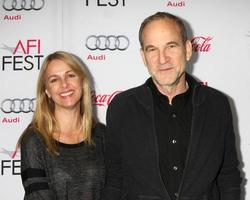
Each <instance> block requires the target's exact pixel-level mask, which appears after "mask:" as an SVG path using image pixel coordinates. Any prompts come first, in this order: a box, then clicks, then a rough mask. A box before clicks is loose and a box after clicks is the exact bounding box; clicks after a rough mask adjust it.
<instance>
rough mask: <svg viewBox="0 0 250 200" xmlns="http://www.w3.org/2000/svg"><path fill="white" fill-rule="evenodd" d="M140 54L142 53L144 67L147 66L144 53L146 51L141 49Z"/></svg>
mask: <svg viewBox="0 0 250 200" xmlns="http://www.w3.org/2000/svg"><path fill="white" fill-rule="evenodd" d="M140 53H141V58H142V60H143V63H144V65H145V66H147V65H146V58H145V53H144V51H143V49H142V48H141V49H140Z"/></svg>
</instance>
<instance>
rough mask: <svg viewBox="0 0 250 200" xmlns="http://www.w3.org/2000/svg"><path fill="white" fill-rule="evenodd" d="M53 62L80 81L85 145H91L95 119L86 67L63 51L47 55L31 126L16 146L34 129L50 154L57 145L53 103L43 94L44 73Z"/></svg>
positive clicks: (40, 77)
mask: <svg viewBox="0 0 250 200" xmlns="http://www.w3.org/2000/svg"><path fill="white" fill-rule="evenodd" d="M53 60H61V61H63V62H64V63H66V64H67V65H68V66H69V67H70V68H71V69H72V70H73V71H74V72H75V73H76V74H77V75H78V76H79V77H80V79H81V80H82V98H81V100H80V114H81V120H82V121H81V123H82V125H81V127H82V131H83V133H82V134H84V138H86V140H85V142H86V143H87V144H93V141H92V138H91V130H92V127H94V125H95V119H94V117H93V112H92V101H91V89H90V82H89V77H88V73H87V70H86V66H85V65H84V64H83V63H82V62H81V61H80V60H79V59H78V58H77V57H76V56H74V55H73V54H70V53H68V52H65V51H56V52H54V53H52V54H50V55H48V56H47V57H46V58H45V60H44V62H43V64H42V67H41V70H40V73H39V77H38V82H37V94H36V96H37V98H36V109H35V112H34V115H33V118H32V121H31V124H30V125H29V126H28V127H27V129H26V130H25V131H24V133H23V134H22V136H21V137H20V139H19V142H18V144H20V142H21V140H22V139H23V137H24V136H25V135H26V133H28V132H30V131H29V130H30V129H35V130H36V131H37V132H38V133H39V134H40V135H41V137H42V139H43V141H44V143H45V146H46V148H47V150H48V151H49V152H51V153H57V145H56V141H55V139H54V137H53V133H54V132H55V131H56V130H57V122H56V119H55V116H54V103H53V101H52V100H51V99H50V98H49V97H48V96H47V95H46V93H45V90H46V83H45V72H46V69H47V67H48V65H49V64H50V62H51V61H53Z"/></svg>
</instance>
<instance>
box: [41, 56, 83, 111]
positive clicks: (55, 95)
mask: <svg viewBox="0 0 250 200" xmlns="http://www.w3.org/2000/svg"><path fill="white" fill-rule="evenodd" d="M45 82H46V94H47V95H48V97H49V98H51V99H52V100H53V102H54V103H55V110H57V109H75V108H80V99H81V97H82V80H81V78H80V77H79V76H78V75H77V74H76V72H74V71H73V70H72V69H71V68H70V66H68V65H67V64H66V63H65V62H63V61H62V60H58V59H55V60H52V61H51V62H50V63H49V64H48V66H47V69H46V71H45Z"/></svg>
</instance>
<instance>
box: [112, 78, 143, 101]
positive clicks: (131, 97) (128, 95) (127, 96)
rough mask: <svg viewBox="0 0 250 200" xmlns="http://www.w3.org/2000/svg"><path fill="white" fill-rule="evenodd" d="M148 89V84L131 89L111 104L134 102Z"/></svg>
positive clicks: (121, 93)
mask: <svg viewBox="0 0 250 200" xmlns="http://www.w3.org/2000/svg"><path fill="white" fill-rule="evenodd" d="M145 89H146V84H145V83H144V84H142V85H139V86H136V87H133V88H129V89H127V90H124V91H122V92H120V93H119V94H117V95H116V96H115V97H114V98H113V99H112V101H111V104H117V103H124V102H127V101H131V100H134V98H135V97H136V96H137V95H138V94H139V93H141V92H144V91H145Z"/></svg>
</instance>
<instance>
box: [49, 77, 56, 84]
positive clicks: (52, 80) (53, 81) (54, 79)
mask: <svg viewBox="0 0 250 200" xmlns="http://www.w3.org/2000/svg"><path fill="white" fill-rule="evenodd" d="M56 81H57V79H56V78H52V79H50V81H49V82H50V83H55V82H56Z"/></svg>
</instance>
